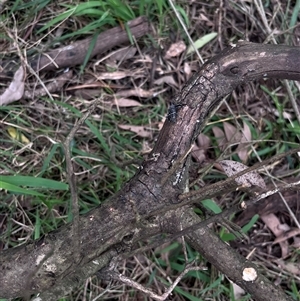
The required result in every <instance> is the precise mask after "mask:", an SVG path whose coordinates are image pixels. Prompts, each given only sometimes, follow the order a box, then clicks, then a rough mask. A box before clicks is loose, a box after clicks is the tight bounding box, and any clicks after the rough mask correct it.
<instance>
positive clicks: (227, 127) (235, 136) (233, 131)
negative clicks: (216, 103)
mask: <svg viewBox="0 0 300 301" xmlns="http://www.w3.org/2000/svg"><path fill="white" fill-rule="evenodd" d="M223 127H224V132H225V136H226V139H227V141H228V142H230V143H233V144H234V143H237V142H240V141H241V139H242V133H240V132H239V130H238V129H237V128H236V127H235V126H233V125H232V124H231V123H229V122H226V121H225V122H223Z"/></svg>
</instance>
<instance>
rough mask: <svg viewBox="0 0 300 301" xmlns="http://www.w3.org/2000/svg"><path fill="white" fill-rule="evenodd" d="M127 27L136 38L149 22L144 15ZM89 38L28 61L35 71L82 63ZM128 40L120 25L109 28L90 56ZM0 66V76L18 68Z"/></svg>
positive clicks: (9, 63) (13, 64) (16, 65)
mask: <svg viewBox="0 0 300 301" xmlns="http://www.w3.org/2000/svg"><path fill="white" fill-rule="evenodd" d="M128 27H129V28H130V31H131V34H132V35H133V36H134V37H135V38H136V39H137V38H139V37H141V36H143V35H145V34H146V33H149V31H150V26H149V23H148V21H147V19H146V18H145V17H139V18H136V19H134V20H132V21H130V22H128ZM91 40H92V38H87V39H84V40H80V41H77V42H74V43H73V44H71V45H67V46H65V47H61V48H57V49H55V50H52V51H49V52H47V53H42V54H38V55H36V56H34V57H32V58H30V59H29V62H28V63H29V65H30V66H31V68H32V69H33V70H34V71H36V72H38V71H41V70H44V71H46V70H47V71H49V70H57V69H60V68H65V67H72V66H76V65H79V64H82V63H83V61H84V59H85V57H86V54H87V53H88V49H89V47H90V45H91ZM128 42H129V37H128V34H127V32H126V30H124V29H122V28H121V27H115V28H112V29H109V30H107V31H105V32H103V33H100V34H99V36H98V37H97V41H96V43H95V46H94V49H93V51H92V52H91V56H90V57H91V58H92V57H94V56H96V55H99V54H102V53H104V52H106V51H107V50H109V49H111V48H113V47H115V46H118V45H120V44H123V43H128ZM1 67H2V68H3V72H1V73H0V78H1V77H4V76H9V75H10V76H12V74H14V73H15V70H16V69H17V68H18V64H16V63H14V62H12V61H9V62H8V61H7V62H2V63H1Z"/></svg>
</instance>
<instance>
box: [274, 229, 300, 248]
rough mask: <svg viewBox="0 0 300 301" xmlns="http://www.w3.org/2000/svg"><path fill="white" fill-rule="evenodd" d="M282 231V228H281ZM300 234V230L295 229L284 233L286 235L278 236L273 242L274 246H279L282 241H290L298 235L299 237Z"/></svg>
mask: <svg viewBox="0 0 300 301" xmlns="http://www.w3.org/2000/svg"><path fill="white" fill-rule="evenodd" d="M280 229H281V227H280ZM281 230H282V231H284V230H283V229H281ZM299 234H300V229H298V228H296V229H293V230H291V231H284V233H283V234H282V235H280V236H278V237H277V238H276V239H275V240H274V241H273V245H274V244H277V243H280V242H282V241H285V240H287V239H290V238H291V237H294V236H296V235H299Z"/></svg>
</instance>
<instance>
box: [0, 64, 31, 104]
mask: <svg viewBox="0 0 300 301" xmlns="http://www.w3.org/2000/svg"><path fill="white" fill-rule="evenodd" d="M24 80H25V70H24V68H23V66H20V67H19V69H18V70H17V71H16V73H15V75H14V78H13V80H12V82H11V83H10V85H9V86H8V87H7V89H6V90H5V91H4V93H3V94H2V95H0V106H3V105H6V104H9V103H11V102H14V101H17V100H19V99H21V98H22V96H23V94H24V86H25V84H24Z"/></svg>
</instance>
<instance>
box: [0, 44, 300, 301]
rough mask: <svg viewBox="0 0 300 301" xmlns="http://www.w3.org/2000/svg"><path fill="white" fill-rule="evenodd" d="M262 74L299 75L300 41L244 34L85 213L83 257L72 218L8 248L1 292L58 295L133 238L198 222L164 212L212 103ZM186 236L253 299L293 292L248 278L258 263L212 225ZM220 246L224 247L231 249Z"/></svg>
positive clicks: (204, 71)
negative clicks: (134, 164) (110, 191)
mask: <svg viewBox="0 0 300 301" xmlns="http://www.w3.org/2000/svg"><path fill="white" fill-rule="evenodd" d="M274 62H276V64H275V63H274ZM263 77H268V78H270V77H273V78H286V79H295V80H299V79H300V48H299V47H290V46H283V45H280V46H274V45H259V44H252V43H246V42H239V43H238V44H237V45H236V46H231V47H228V48H227V49H225V50H224V51H223V52H222V53H220V54H219V55H218V56H216V57H214V58H213V59H212V60H210V61H209V62H207V63H206V64H205V65H204V66H203V67H202V68H201V70H200V71H199V72H198V73H197V74H195V75H194V76H193V77H192V79H191V80H190V81H189V82H188V83H187V84H186V85H185V87H184V88H183V90H182V91H181V92H180V93H179V94H178V95H177V96H175V97H174V101H173V102H174V103H175V104H176V105H178V106H177V107H178V115H177V118H176V122H172V121H169V120H167V121H166V122H165V124H164V127H163V129H162V130H161V133H160V135H159V138H158V141H157V143H156V145H155V147H154V149H153V151H152V152H151V154H150V155H149V157H148V159H147V160H145V161H144V162H143V164H142V165H141V167H140V170H139V171H138V172H137V174H136V175H135V176H134V177H133V178H132V179H131V180H130V181H129V182H128V183H126V184H125V185H124V187H123V188H122V190H121V191H120V192H119V193H118V194H116V195H115V196H114V197H112V198H110V199H109V200H107V201H106V202H105V203H104V204H103V205H101V206H100V207H98V208H96V209H95V210H93V211H91V212H90V213H89V214H87V215H85V216H82V217H80V227H81V233H80V235H81V238H80V241H81V249H80V257H81V260H80V263H79V264H77V265H76V266H74V262H73V255H74V252H73V250H72V249H71V248H70V245H72V231H71V224H69V225H66V226H64V227H62V228H60V229H58V230H57V231H55V232H51V233H50V234H49V235H47V236H45V237H44V238H42V239H40V240H39V241H35V242H31V243H28V244H26V245H25V246H20V247H17V248H14V249H9V250H5V251H3V252H1V257H0V266H1V273H0V283H1V284H2V285H1V287H0V296H1V297H5V298H13V297H16V296H24V295H29V294H35V293H41V294H40V295H39V297H40V299H41V300H56V299H57V298H58V297H59V296H62V295H64V294H66V293H68V292H69V291H70V290H71V289H72V288H73V287H75V286H76V285H78V284H79V282H80V281H81V280H83V279H85V278H86V277H88V276H89V275H92V274H94V273H95V272H96V271H97V270H99V269H101V268H104V267H105V266H106V265H107V264H108V263H109V261H110V260H111V258H112V256H114V255H115V254H116V251H118V252H120V251H121V252H122V251H127V250H128V244H127V243H126V242H127V241H128V240H130V241H131V240H133V241H134V243H136V242H138V241H139V240H142V239H143V238H144V239H145V238H149V237H151V236H153V235H155V234H158V233H162V232H170V233H173V232H174V229H178V224H179V221H180V220H181V221H182V225H183V227H187V226H189V225H191V224H195V223H197V222H199V217H197V216H196V215H194V214H193V213H191V211H190V207H182V208H181V214H179V215H178V210H179V209H177V210H176V211H174V212H171V211H170V212H167V213H160V212H166V210H167V209H168V207H170V208H171V207H172V204H178V203H179V202H180V198H179V195H181V194H182V193H183V192H184V187H185V186H186V185H185V184H186V183H185V181H186V174H187V170H188V160H187V159H186V158H185V155H186V154H187V153H188V151H189V149H190V147H191V145H192V143H193V142H194V139H195V138H196V137H197V136H198V134H199V133H200V131H201V129H202V128H203V126H204V124H205V121H206V120H207V116H208V115H209V113H210V112H211V110H212V109H213V108H214V107H215V106H216V105H217V104H218V103H219V102H220V100H221V99H222V97H224V96H225V95H227V94H229V93H230V92H231V91H232V90H233V89H235V88H236V87H237V86H238V85H240V84H242V83H246V82H248V81H251V80H254V79H259V78H263ZM228 189H230V187H228ZM214 193H218V188H215V191H214ZM154 214H155V217H152V218H151V216H152V215H154ZM174 223H175V224H174ZM172 225H173V227H172ZM176 225H177V226H176ZM170 226H171V227H170ZM187 237H188V240H189V242H190V243H191V244H192V245H193V246H194V247H195V249H196V250H198V251H199V252H201V253H202V254H203V255H204V256H205V257H206V258H207V259H208V260H209V261H210V262H211V263H212V264H214V265H216V266H217V267H218V268H219V269H220V270H221V271H222V272H223V273H225V274H226V275H227V276H228V277H229V278H230V279H232V280H234V281H235V282H237V283H238V284H239V285H240V286H242V287H243V288H244V289H245V290H246V291H248V292H250V293H251V294H252V297H253V299H255V300H281V301H282V300H289V299H288V297H286V296H285V295H284V293H283V292H281V291H280V289H279V288H274V286H273V285H272V284H271V283H270V282H269V281H268V280H267V279H264V278H263V277H262V276H261V275H259V276H258V278H257V280H256V281H255V282H253V283H249V282H246V281H244V280H242V278H241V277H242V269H243V267H244V266H245V264H247V265H248V264H250V265H251V263H248V262H247V261H246V260H245V259H244V258H242V257H241V256H238V255H237V254H236V253H235V252H234V251H233V250H231V249H230V248H229V247H228V246H227V245H226V244H224V243H223V242H222V241H221V240H220V239H219V238H218V237H217V236H216V235H214V234H213V233H212V232H211V231H210V230H208V228H207V227H204V228H203V227H202V228H199V230H197V231H196V232H193V233H190V234H188V235H187ZM212 249H214V251H212ZM216 250H222V251H224V254H225V257H224V256H223V255H224V254H223V253H222V254H221V252H218V251H216ZM43 258H44V262H43V261H42V264H41V260H42V259H43ZM225 259H226V260H227V261H226V262H224V260H225ZM228 262H230V265H228ZM251 266H252V265H251ZM275 290H276V292H278V293H276V294H277V295H276V294H275ZM271 293H272V295H271V296H270V294H271ZM277 296H278V297H277ZM276 298H277V299H276Z"/></svg>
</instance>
